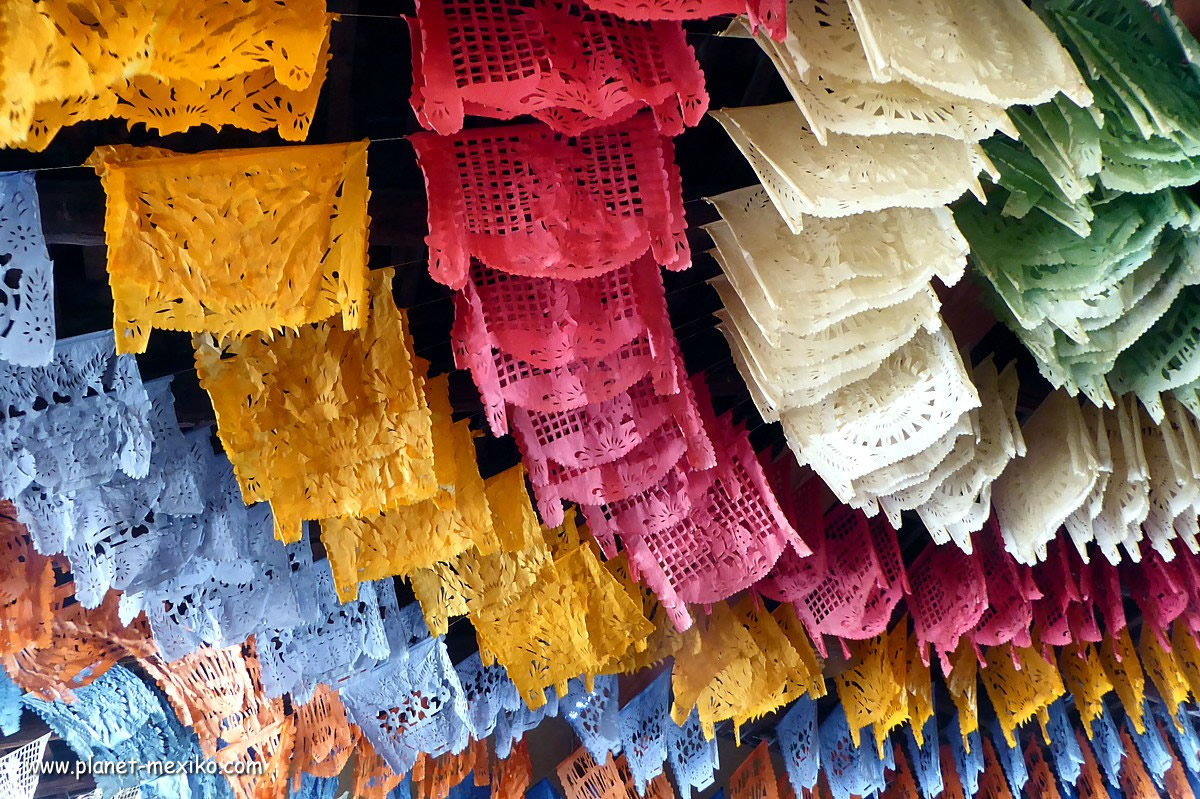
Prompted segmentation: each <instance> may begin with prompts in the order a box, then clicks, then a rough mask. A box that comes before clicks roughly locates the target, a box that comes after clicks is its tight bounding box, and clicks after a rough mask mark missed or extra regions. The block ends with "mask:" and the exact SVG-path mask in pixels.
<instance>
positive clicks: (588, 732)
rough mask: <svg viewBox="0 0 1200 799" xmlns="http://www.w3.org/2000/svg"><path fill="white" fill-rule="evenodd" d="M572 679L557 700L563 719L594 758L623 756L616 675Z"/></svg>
mask: <svg viewBox="0 0 1200 799" xmlns="http://www.w3.org/2000/svg"><path fill="white" fill-rule="evenodd" d="M591 682H592V685H591V687H590V689H589V686H588V685H586V684H585V681H584V680H579V679H576V680H573V681H572V682H571V686H570V688H569V689H568V690H567V693H566V694H565V695H564V696H563V697H562V698H561V699H559V701H558V712H559V716H560V717H561V718H564V719H566V722H567V724H569V725H571V729H572V730H574V731H575V736H576V737H577V738H578V739H579V740H580V742H582V743H583V746H584V748H585V749H587V750H588V752H590V753H591V755H592V757H595V758H598V759H603V758H605V757H607V756H608V755H609V754H612V755H614V756H616V755H618V754H620V753H621V733H620V729H619V728H620V710H621V707H620V705H621V702H620V698H619V697H618V696H617V676H616V675H615V674H602V675H600V676H598V677H595V678H593V679H592V680H591Z"/></svg>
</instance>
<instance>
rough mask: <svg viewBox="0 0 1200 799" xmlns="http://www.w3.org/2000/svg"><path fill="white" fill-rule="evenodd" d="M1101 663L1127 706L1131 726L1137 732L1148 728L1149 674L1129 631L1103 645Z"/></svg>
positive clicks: (1126, 710) (1101, 646)
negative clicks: (1144, 708) (1145, 706)
mask: <svg viewBox="0 0 1200 799" xmlns="http://www.w3.org/2000/svg"><path fill="white" fill-rule="evenodd" d="M1099 654H1100V662H1101V663H1102V664H1103V665H1104V671H1105V673H1106V674H1107V675H1108V679H1109V680H1110V681H1111V682H1112V684H1113V690H1114V691H1116V693H1117V697H1118V698H1120V700H1121V705H1122V707H1124V708H1125V713H1126V716H1127V718H1128V720H1129V725H1130V727H1132V728H1133V730H1134V732H1136V733H1139V734H1141V733H1144V732H1145V731H1146V720H1145V718H1144V717H1143V716H1142V705H1143V703H1144V701H1145V696H1146V675H1145V673H1144V672H1143V671H1142V664H1141V662H1140V661H1139V660H1138V658H1137V650H1136V649H1134V647H1133V640H1132V639H1131V638H1130V637H1129V631H1128V630H1121V632H1120V634H1118V635H1116V636H1114V637H1112V638H1109V639H1107V640H1105V641H1104V642H1103V643H1102V644H1101V645H1100V647H1099Z"/></svg>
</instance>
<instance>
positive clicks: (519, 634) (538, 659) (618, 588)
mask: <svg viewBox="0 0 1200 799" xmlns="http://www.w3.org/2000/svg"><path fill="white" fill-rule="evenodd" d="M554 572H555V574H554V579H552V580H541V581H539V582H537V583H534V584H533V585H531V586H529V587H528V588H526V589H525V590H523V591H521V592H519V593H517V594H516V595H515V596H513V597H512V599H511V601H509V602H508V603H507V604H506V605H504V606H502V607H499V608H496V607H488V606H485V607H481V608H480V609H479V610H478V611H472V613H471V621H472V623H473V624H474V626H475V632H476V636H477V638H478V639H479V644H480V649H481V651H482V650H483V649H485V648H486V650H487V651H488V652H489V653H491V654H492V655H493V656H494V657H495V659H496V660H497V661H498V662H499V663H500V664H501V665H503V666H504V668H505V670H506V671H507V672H508V676H509V678H510V679H511V680H512V681H513V683H514V684H515V685H516V686H517V690H518V692H519V693H520V694H521V696H522V698H523V699H524V700H525V702H526V704H528V705H529V707H531V708H535V709H536V708H538V707H541V706H542V705H543V704H544V703H545V701H546V697H545V691H546V689H547V688H550V687H554V688H556V689H557V690H558V691H559V693H560V695H561V694H562V693H564V692H565V691H566V687H567V682H568V681H569V680H570V679H571V678H573V677H577V676H579V675H580V674H583V675H593V676H594V675H596V674H601V673H604V671H605V670H606V668H607V667H608V666H609V664H610V663H611V662H612V661H615V660H617V659H619V658H621V657H622V656H623V655H624V654H625V653H626V652H627V651H628V650H629V649H630V647H632V646H634V645H635V644H636V643H638V642H640V641H644V640H645V639H646V637H647V636H649V635H650V633H651V632H653V630H654V627H653V625H651V624H650V622H649V621H647V620H646V617H645V616H643V615H642V614H641V608H640V603H639V602H637V601H636V600H635V599H634V597H631V596H630V595H629V594H627V593H626V592H625V588H624V586H622V585H621V583H620V582H618V581H617V579H616V578H614V577H613V576H612V575H611V574H609V573H608V572H607V571H605V569H604V566H603V565H601V563H600V562H599V559H598V558H597V557H596V555H595V551H594V550H593V549H592V547H591V546H588V545H583V546H580V547H578V548H576V549H575V550H573V551H571V552H568V553H566V554H565V555H563V556H561V557H558V558H555V560H554Z"/></svg>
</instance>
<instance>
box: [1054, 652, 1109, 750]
mask: <svg viewBox="0 0 1200 799" xmlns="http://www.w3.org/2000/svg"><path fill="white" fill-rule="evenodd" d="M1058 670H1059V672H1060V673H1061V674H1062V678H1063V684H1064V685H1065V686H1066V688H1067V690H1068V691H1069V692H1070V693H1071V695H1072V696H1073V697H1075V709H1076V710H1078V711H1079V719H1080V721H1082V722H1083V731H1084V732H1085V733H1087V737H1088V738H1091V737H1092V722H1093V721H1095V720H1096V719H1097V718H1098V717H1099V716H1100V715H1101V714H1102V713H1103V712H1104V696H1105V694H1108V693H1110V692H1111V691H1112V689H1113V684H1112V680H1110V679H1109V678H1108V673H1107V672H1106V671H1105V670H1104V666H1103V664H1101V662H1100V658H1099V656H1098V655H1097V654H1096V648H1095V647H1094V646H1092V645H1091V644H1078V643H1076V644H1071V645H1070V646H1067V647H1064V648H1063V649H1062V652H1061V653H1060V654H1059V656H1058Z"/></svg>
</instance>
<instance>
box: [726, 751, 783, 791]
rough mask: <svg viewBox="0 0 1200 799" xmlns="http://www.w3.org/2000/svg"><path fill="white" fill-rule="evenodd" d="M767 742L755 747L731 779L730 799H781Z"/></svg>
mask: <svg viewBox="0 0 1200 799" xmlns="http://www.w3.org/2000/svg"><path fill="white" fill-rule="evenodd" d="M776 782H777V780H776V777H775V769H774V768H773V767H772V766H771V753H770V752H768V751H767V742H766V741H763V742H762V743H760V744H759V745H758V746H756V747H754V751H753V752H751V753H750V756H749V757H747V758H746V759H745V760H743V761H742V764H741V765H740V766H738V767H737V769H736V770H735V771H734V772H733V774H731V775H730V777H729V799H779V791H778V789H777V787H776Z"/></svg>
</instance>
